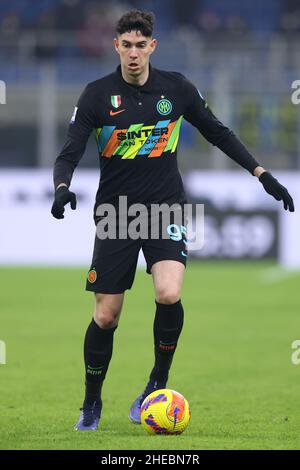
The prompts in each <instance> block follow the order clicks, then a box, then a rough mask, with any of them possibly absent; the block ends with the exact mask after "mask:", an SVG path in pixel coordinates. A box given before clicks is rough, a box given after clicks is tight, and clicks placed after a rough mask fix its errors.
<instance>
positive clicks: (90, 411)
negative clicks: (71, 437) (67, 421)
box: [75, 400, 102, 431]
mask: <svg viewBox="0 0 300 470" xmlns="http://www.w3.org/2000/svg"><path fill="white" fill-rule="evenodd" d="M101 410H102V401H101V400H100V401H98V402H97V401H95V402H94V403H93V404H92V405H91V404H89V403H85V402H84V403H83V407H82V408H80V411H81V413H80V416H79V421H78V423H77V424H76V425H75V430H76V431H96V430H97V429H98V425H99V420H100V417H101Z"/></svg>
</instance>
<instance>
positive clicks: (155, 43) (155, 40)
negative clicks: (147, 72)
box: [150, 39, 157, 54]
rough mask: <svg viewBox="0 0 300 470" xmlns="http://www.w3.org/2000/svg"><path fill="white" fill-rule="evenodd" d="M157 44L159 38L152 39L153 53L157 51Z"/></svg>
mask: <svg viewBox="0 0 300 470" xmlns="http://www.w3.org/2000/svg"><path fill="white" fill-rule="evenodd" d="M156 46H157V39H152V40H151V42H150V47H151V54H152V52H154V51H155V49H156Z"/></svg>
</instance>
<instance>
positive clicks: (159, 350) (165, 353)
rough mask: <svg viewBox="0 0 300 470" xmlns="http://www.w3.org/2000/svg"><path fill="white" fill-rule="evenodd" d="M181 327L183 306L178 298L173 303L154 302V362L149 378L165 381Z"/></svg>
mask: <svg viewBox="0 0 300 470" xmlns="http://www.w3.org/2000/svg"><path fill="white" fill-rule="evenodd" d="M182 327H183V307H182V305H181V301H180V300H178V302H176V303H175V304H160V303H158V302H156V314H155V319H154V326H153V330H154V353H155V363H154V367H153V369H152V372H151V374H150V379H151V380H155V381H157V382H162V383H166V382H167V380H168V375H169V369H170V367H171V364H172V360H173V356H174V353H175V350H176V347H177V342H178V338H179V336H180V333H181V330H182Z"/></svg>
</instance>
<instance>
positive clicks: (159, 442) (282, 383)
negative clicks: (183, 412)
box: [0, 262, 300, 450]
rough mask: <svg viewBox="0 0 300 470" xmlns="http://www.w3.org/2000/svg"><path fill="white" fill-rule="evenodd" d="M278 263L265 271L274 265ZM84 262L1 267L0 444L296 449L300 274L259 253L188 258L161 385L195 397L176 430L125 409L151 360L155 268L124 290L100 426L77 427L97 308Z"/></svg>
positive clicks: (12, 446)
mask: <svg viewBox="0 0 300 470" xmlns="http://www.w3.org/2000/svg"><path fill="white" fill-rule="evenodd" d="M273 272H275V273H276V275H275V276H273V275H272V273H273ZM85 274H86V271H85V270H82V269H35V268H1V269H0V282H1V294H0V340H3V341H5V343H6V347H7V364H6V365H0V448H1V449H98V450H99V449H109V450H115V449H135V450H136V449H146V450H148V449H163V450H165V449H191V450H193V449H299V448H300V432H299V429H300V408H299V396H300V380H299V377H300V365H299V366H296V365H292V363H291V354H292V349H291V343H292V342H293V341H294V340H295V339H300V317H299V312H300V309H299V301H300V294H299V286H300V283H299V281H300V274H299V273H298V274H297V273H296V274H295V273H292V274H291V275H289V274H287V273H284V272H282V275H281V271H280V269H279V268H276V266H275V265H274V266H273V265H270V264H263V263H257V264H256V263H254V264H251V263H236V264H234V263H222V262H215V263H207V262H205V263H199V264H197V263H190V265H189V267H188V269H187V273H186V277H185V284H184V290H183V294H182V301H183V305H184V309H185V325H184V330H183V333H182V336H181V338H180V342H179V346H178V349H177V352H176V356H175V359H174V363H173V367H172V370H171V373H170V381H169V384H168V386H169V387H170V388H172V389H174V390H177V391H179V392H180V393H182V394H183V395H184V396H185V397H186V398H187V400H188V401H189V403H190V406H191V412H192V417H191V422H190V424H189V426H188V428H187V430H186V432H185V433H184V434H182V435H181V436H148V435H147V434H146V433H145V431H143V429H142V428H141V427H140V426H136V425H133V424H132V423H131V422H130V421H129V419H128V411H129V407H130V405H131V403H132V401H133V400H134V399H135V398H136V396H137V395H138V394H139V393H140V392H141V391H142V389H143V388H144V385H145V383H146V381H147V379H148V374H149V372H150V370H151V368H152V362H153V340H152V323H153V316H154V307H155V305H154V297H153V288H152V280H151V277H150V276H149V275H147V274H146V273H144V271H138V272H137V275H136V279H135V283H134V286H133V289H132V290H131V291H130V292H128V293H127V294H126V298H125V303H124V308H123V313H122V316H121V321H120V324H119V328H118V330H117V331H116V333H115V343H114V354H113V359H112V362H111V365H110V369H109V372H108V376H107V380H106V382H105V385H104V387H103V400H104V407H103V416H102V419H101V422H100V429H99V431H98V432H92V433H79V432H75V431H74V430H73V426H74V424H75V422H76V421H77V419H78V416H79V407H80V406H81V404H82V399H83V388H84V369H83V362H82V349H83V338H84V334H85V330H86V327H87V325H88V323H89V322H90V319H91V317H92V310H93V295H92V294H91V293H86V292H85V291H84V285H85Z"/></svg>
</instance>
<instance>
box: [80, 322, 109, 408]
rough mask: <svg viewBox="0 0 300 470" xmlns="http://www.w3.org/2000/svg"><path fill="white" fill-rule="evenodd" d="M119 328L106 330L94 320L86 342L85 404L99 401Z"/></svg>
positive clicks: (89, 328) (87, 333) (87, 332)
mask: <svg viewBox="0 0 300 470" xmlns="http://www.w3.org/2000/svg"><path fill="white" fill-rule="evenodd" d="M116 328H117V327H115V328H110V329H108V330H105V329H103V328H100V326H98V325H97V323H96V322H95V320H94V319H93V320H92V321H91V323H90V325H89V327H88V329H87V331H86V335H85V340H84V362H85V402H87V403H93V402H94V401H99V400H100V396H101V389H102V385H103V381H104V379H105V375H106V372H107V369H108V366H109V363H110V360H111V356H112V351H113V337H114V332H115V330H116Z"/></svg>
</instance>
